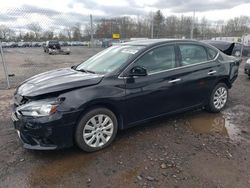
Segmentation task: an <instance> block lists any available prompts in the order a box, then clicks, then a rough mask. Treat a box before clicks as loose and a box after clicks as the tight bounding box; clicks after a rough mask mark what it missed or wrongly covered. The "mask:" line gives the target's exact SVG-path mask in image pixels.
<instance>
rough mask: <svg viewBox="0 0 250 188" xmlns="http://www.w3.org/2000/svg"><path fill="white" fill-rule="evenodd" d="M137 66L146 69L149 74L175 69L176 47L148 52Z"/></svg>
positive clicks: (163, 47) (159, 48)
mask: <svg viewBox="0 0 250 188" xmlns="http://www.w3.org/2000/svg"><path fill="white" fill-rule="evenodd" d="M135 65H136V66H141V67H144V68H145V69H146V70H147V72H148V74H152V73H156V72H160V71H164V70H168V69H172V68H175V50H174V45H168V46H162V47H158V48H155V49H153V50H151V51H149V52H147V53H146V54H144V55H143V56H142V57H141V58H140V59H139V60H138V61H137V62H136V63H135Z"/></svg>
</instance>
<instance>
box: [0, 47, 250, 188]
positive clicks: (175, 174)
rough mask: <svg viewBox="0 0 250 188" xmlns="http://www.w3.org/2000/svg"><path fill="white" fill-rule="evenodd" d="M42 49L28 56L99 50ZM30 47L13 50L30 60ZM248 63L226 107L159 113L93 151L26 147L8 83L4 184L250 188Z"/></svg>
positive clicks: (0, 179) (1, 97) (2, 97)
mask: <svg viewBox="0 0 250 188" xmlns="http://www.w3.org/2000/svg"><path fill="white" fill-rule="evenodd" d="M19 50H21V49H19ZM98 50H99V49H96V51H98ZM22 51H24V52H25V49H22ZM41 53H42V52H40V51H39V49H34V55H32V54H30V53H28V52H27V54H28V55H27V57H26V59H30V60H31V62H36V61H38V62H39V63H43V62H46V63H47V65H48V64H50V63H51V62H53V66H52V67H53V68H54V67H64V66H71V65H73V64H77V62H79V61H80V60H81V59H85V58H86V57H87V56H88V55H87V54H91V53H94V52H93V51H91V50H90V49H81V48H75V49H73V50H72V55H70V56H61V55H57V56H48V55H47V54H42V55H41ZM79 53H80V54H79ZM17 54H18V55H17ZM19 54H20V57H19ZM25 54H26V53H24V55H22V53H17V52H16V51H15V55H13V54H12V55H10V54H7V55H9V59H12V62H14V60H15V59H19V60H20V61H19V62H21V64H22V65H23V64H25V63H24V61H23V60H24V59H25V56H26V55H25ZM37 54H40V55H39V56H37ZM74 54H75V55H74ZM7 55H6V57H8V56H7ZM12 56H13V57H12ZM6 59H7V58H6ZM25 62H27V61H25ZM16 63H17V62H16ZM46 63H45V64H46ZM243 66H244V63H243V64H242V65H241V69H240V75H239V77H238V79H237V81H236V82H235V84H234V86H233V88H232V89H231V90H230V99H229V102H228V104H227V107H226V108H225V110H224V111H223V112H222V113H219V114H209V113H207V112H205V111H202V110H200V111H194V112H188V113H184V114H179V115H174V116H171V117H166V118H161V119H158V120H154V121H151V122H149V123H146V124H142V125H139V126H137V127H135V128H131V129H128V130H125V131H121V132H119V133H118V136H117V139H116V140H115V142H114V143H113V144H112V145H111V146H110V147H108V148H106V149H104V150H101V151H98V152H95V153H90V154H88V153H85V152H82V151H80V150H79V149H77V148H75V147H73V148H71V149H66V150H59V151H30V150H25V149H23V148H22V145H21V143H20V141H19V140H18V137H17V134H16V132H15V131H14V129H13V125H12V122H11V120H10V104H11V99H12V95H13V91H14V89H11V90H0V151H1V152H0V187H18V188H20V187H115V188H116V187H131V188H133V187H206V188H207V187H219V188H220V187H227V188H228V187H232V188H235V187H250V171H249V168H250V155H249V154H250V148H249V145H250V123H249V122H250V116H249V112H250V95H249V93H250V80H249V79H248V77H247V76H246V75H244V73H243ZM41 67H42V68H41V70H48V69H49V68H48V67H44V66H41ZM10 70H11V71H15V69H14V68H13V67H12V69H10ZM15 74H16V75H17V76H19V74H20V73H18V72H17V73H16V72H15ZM27 76H28V74H27V75H25V77H27ZM16 80H19V79H16ZM12 83H13V84H14V85H15V83H17V81H16V82H12Z"/></svg>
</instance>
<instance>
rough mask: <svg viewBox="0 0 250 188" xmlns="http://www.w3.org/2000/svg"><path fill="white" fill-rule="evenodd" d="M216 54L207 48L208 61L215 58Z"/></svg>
mask: <svg viewBox="0 0 250 188" xmlns="http://www.w3.org/2000/svg"><path fill="white" fill-rule="evenodd" d="M217 53H218V52H217V51H216V50H214V49H212V48H207V55H208V59H209V60H212V59H214V58H215V57H216V55H217Z"/></svg>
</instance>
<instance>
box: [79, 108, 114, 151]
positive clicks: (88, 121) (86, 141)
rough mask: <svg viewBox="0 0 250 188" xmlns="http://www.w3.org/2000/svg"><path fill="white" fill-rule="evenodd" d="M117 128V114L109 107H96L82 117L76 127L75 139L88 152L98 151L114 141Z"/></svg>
mask: <svg viewBox="0 0 250 188" xmlns="http://www.w3.org/2000/svg"><path fill="white" fill-rule="evenodd" d="M99 118H100V119H99ZM99 120H101V122H102V125H101V124H100V123H99ZM105 122H106V124H104V123H105ZM117 130H118V122H117V118H116V116H115V114H114V113H113V112H112V111H110V110H108V109H107V108H95V109H92V110H90V111H88V112H87V113H85V114H84V115H83V117H82V118H81V120H80V122H79V123H78V125H77V127H76V132H75V141H76V144H77V146H78V147H79V148H80V149H82V150H84V151H86V152H93V151H97V150H100V149H103V148H105V147H107V146H109V145H110V144H111V143H112V142H113V140H114V139H115V136H116V134H117ZM84 135H85V136H84ZM97 140H99V141H97Z"/></svg>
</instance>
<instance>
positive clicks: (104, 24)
mask: <svg viewBox="0 0 250 188" xmlns="http://www.w3.org/2000/svg"><path fill="white" fill-rule="evenodd" d="M193 23H194V24H193ZM93 25H94V27H93V35H94V38H95V39H103V38H111V37H112V34H113V33H119V34H120V36H121V38H122V39H129V38H139V37H143V38H190V33H191V30H192V28H193V38H195V39H211V38H212V37H231V36H237V37H241V36H242V35H243V34H245V33H250V17H247V16H241V17H235V18H233V19H230V20H228V21H223V20H218V21H215V22H211V21H209V20H208V19H206V18H205V17H203V18H200V19H199V18H197V17H195V18H193V17H191V16H184V15H182V16H174V15H171V16H164V15H163V14H162V12H161V11H160V10H158V11H156V12H152V13H149V14H148V15H146V16H137V17H127V16H123V17H114V18H100V19H96V20H94V24H93ZM192 25H193V27H192ZM26 27H27V28H26V31H25V32H22V31H17V30H13V29H12V28H9V27H7V26H5V25H0V38H1V39H2V41H45V40H52V39H55V40H67V41H86V40H90V36H91V28H90V23H88V24H81V23H76V24H75V25H73V26H72V27H64V28H63V29H61V30H59V31H58V30H53V29H49V30H45V29H43V28H42V27H41V26H40V24H39V23H31V24H29V25H27V26H26Z"/></svg>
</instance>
